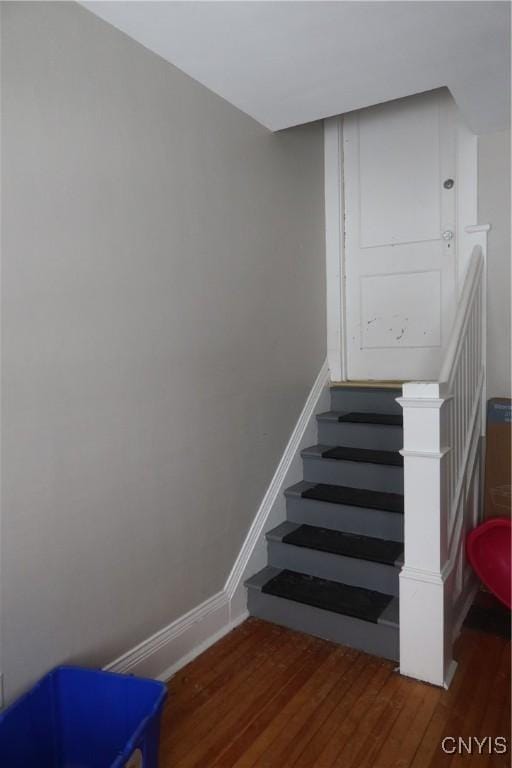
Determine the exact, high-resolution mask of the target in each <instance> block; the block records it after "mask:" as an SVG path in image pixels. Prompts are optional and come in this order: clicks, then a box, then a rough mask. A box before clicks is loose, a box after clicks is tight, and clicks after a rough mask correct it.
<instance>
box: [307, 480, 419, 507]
mask: <svg viewBox="0 0 512 768" xmlns="http://www.w3.org/2000/svg"><path fill="white" fill-rule="evenodd" d="M301 496H302V498H303V499H314V500H316V501H326V502H328V503H330V504H344V505H346V506H350V507H365V508H367V509H380V510H384V511H386V512H395V513H397V514H403V511H404V497H403V495H402V494H400V493H390V492H389V491H370V490H366V489H365V488H352V487H350V486H346V485H329V484H327V483H315V484H313V485H310V487H308V488H306V489H305V490H303V491H302V492H301Z"/></svg>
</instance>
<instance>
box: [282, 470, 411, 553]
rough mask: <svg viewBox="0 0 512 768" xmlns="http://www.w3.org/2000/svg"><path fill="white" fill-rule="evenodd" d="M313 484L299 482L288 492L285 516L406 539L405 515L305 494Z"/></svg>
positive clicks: (301, 522)
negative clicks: (404, 536) (312, 497)
mask: <svg viewBox="0 0 512 768" xmlns="http://www.w3.org/2000/svg"><path fill="white" fill-rule="evenodd" d="M315 487H316V486H315V484H314V483H306V482H304V481H303V480H301V482H300V483H296V484H295V485H292V486H290V487H289V488H287V489H286V491H285V497H286V516H287V519H288V520H289V521H290V522H293V523H295V524H297V525H314V526H319V527H323V528H329V529H331V530H337V531H343V532H350V533H355V534H358V535H361V536H371V537H379V538H381V539H386V540H388V541H397V542H402V541H403V515H400V514H396V513H395V512H389V511H387V510H383V509H375V508H371V507H366V508H365V507H361V506H353V505H349V504H343V503H341V504H340V503H331V502H328V501H323V500H316V499H310V498H307V497H304V496H303V494H304V492H305V491H309V490H311V489H313V488H315Z"/></svg>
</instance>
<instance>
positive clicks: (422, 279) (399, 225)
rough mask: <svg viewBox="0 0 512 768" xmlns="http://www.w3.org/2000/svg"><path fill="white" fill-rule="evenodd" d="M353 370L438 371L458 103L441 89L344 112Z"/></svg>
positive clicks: (391, 374) (448, 281)
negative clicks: (446, 183)
mask: <svg viewBox="0 0 512 768" xmlns="http://www.w3.org/2000/svg"><path fill="white" fill-rule="evenodd" d="M344 162H345V280H346V285H345V296H346V329H347V334H346V342H347V362H348V377H349V378H350V379H411V378H421V379H422V378H436V377H437V375H438V373H439V367H440V363H441V357H442V353H443V348H444V347H445V346H446V343H447V337H448V333H449V330H450V328H451V324H452V322H453V314H454V303H455V278H456V272H455V270H456V253H455V238H454V237H453V238H452V239H451V240H444V239H443V237H442V233H443V232H444V231H446V230H449V231H451V232H453V233H454V232H455V190H454V187H452V188H451V189H445V188H444V187H443V181H444V180H445V179H447V178H452V179H454V178H455V112H454V107H453V102H452V101H451V97H450V96H449V95H448V94H447V93H445V92H437V93H433V94H427V95H421V96H415V97H411V98H409V99H403V100H401V101H399V102H393V103H391V104H384V105H379V106H377V107H373V108H370V109H366V110H362V111H361V112H358V113H354V114H353V115H349V116H348V117H347V118H346V119H345V121H344Z"/></svg>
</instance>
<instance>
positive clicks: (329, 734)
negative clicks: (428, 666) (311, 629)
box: [293, 654, 390, 768]
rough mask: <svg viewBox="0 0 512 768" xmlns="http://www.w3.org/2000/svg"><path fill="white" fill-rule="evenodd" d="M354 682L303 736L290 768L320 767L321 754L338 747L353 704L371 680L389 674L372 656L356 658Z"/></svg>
mask: <svg viewBox="0 0 512 768" xmlns="http://www.w3.org/2000/svg"><path fill="white" fill-rule="evenodd" d="M353 672H354V680H353V681H352V684H351V685H350V686H349V687H348V689H347V690H346V692H345V693H344V695H343V698H342V699H341V701H339V702H338V703H337V705H336V707H335V708H334V709H333V710H332V711H331V712H330V713H329V715H328V717H327V718H326V719H325V721H324V722H323V723H322V725H321V726H320V728H319V729H318V731H317V732H316V733H315V734H309V732H308V734H306V737H307V736H309V739H308V741H307V743H306V744H305V746H304V748H303V750H302V752H301V753H300V755H298V757H297V758H296V760H295V763H293V765H294V768H310V766H312V765H315V766H316V765H317V764H318V765H320V762H319V760H320V756H321V753H322V752H323V751H324V750H325V748H326V745H328V744H329V743H331V741H332V740H334V739H336V741H337V744H336V751H339V749H341V746H342V738H343V734H344V728H345V729H346V724H347V719H348V718H349V715H350V713H351V712H352V711H353V708H354V706H355V705H356V704H357V702H358V700H359V698H360V696H361V695H362V694H363V692H364V691H365V690H366V689H367V687H368V686H369V685H371V681H372V679H374V678H375V677H381V678H382V680H384V678H385V677H386V676H387V675H388V674H390V670H387V669H383V668H382V667H381V666H380V665H379V664H378V663H376V662H375V659H374V658H373V657H372V656H367V655H366V654H361V656H360V658H359V659H358V660H357V662H356V663H355V664H354V668H353Z"/></svg>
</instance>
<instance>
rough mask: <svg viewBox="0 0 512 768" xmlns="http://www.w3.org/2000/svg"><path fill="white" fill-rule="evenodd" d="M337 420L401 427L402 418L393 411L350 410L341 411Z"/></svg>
mask: <svg viewBox="0 0 512 768" xmlns="http://www.w3.org/2000/svg"><path fill="white" fill-rule="evenodd" d="M338 421H351V422H354V423H358V424H386V425H388V426H390V427H401V426H402V424H403V418H402V416H401V415H399V414H394V413H360V412H359V411H351V412H350V413H343V414H342V415H341V416H339V417H338Z"/></svg>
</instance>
